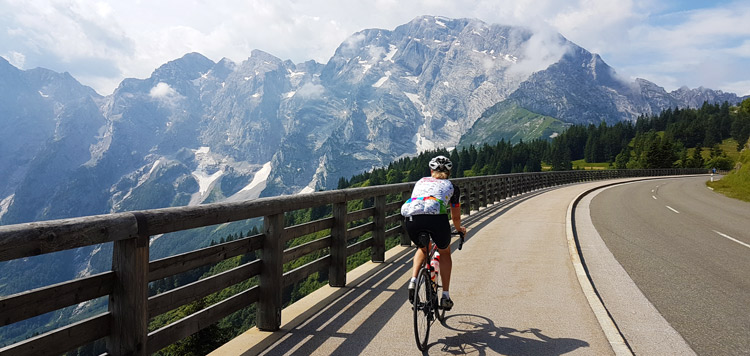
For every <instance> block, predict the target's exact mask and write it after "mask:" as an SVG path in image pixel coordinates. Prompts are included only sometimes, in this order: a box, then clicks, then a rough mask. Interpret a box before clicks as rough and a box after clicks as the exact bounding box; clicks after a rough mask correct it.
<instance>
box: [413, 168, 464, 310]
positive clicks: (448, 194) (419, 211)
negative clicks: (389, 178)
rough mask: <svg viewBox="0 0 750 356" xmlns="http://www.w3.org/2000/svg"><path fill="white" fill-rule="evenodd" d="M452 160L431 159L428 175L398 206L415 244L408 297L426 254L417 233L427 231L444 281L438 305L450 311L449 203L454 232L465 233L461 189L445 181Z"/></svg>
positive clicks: (424, 246)
mask: <svg viewBox="0 0 750 356" xmlns="http://www.w3.org/2000/svg"><path fill="white" fill-rule="evenodd" d="M452 167H453V163H451V161H450V159H448V157H445V156H437V157H435V158H433V159H432V160H430V177H424V178H422V179H420V180H419V181H417V183H416V185H415V186H414V190H413V191H412V193H411V198H410V199H409V200H407V201H406V202H405V203H404V205H402V206H401V215H403V216H405V217H406V230H407V232H408V233H409V238H410V239H411V241H412V242H414V244H416V245H417V247H418V248H417V252H416V253H415V255H414V268H413V270H412V276H411V279H410V280H409V300H413V298H414V288H415V283H416V281H417V274H418V273H419V268H420V267H421V266H422V263H423V262H424V259H425V256H427V255H428V253H429V251H427V246H426V245H425V242H424V241H419V233H420V232H422V231H429V232H430V233H431V234H432V240H433V241H434V242H435V245H437V248H438V252H440V279H441V281H442V283H443V296H442V298H441V300H440V305H441V306H442V307H443V308H444V309H445V310H451V308H452V307H453V301H452V300H451V298H450V293H449V292H448V289H449V287H450V280H451V265H452V261H451V250H450V239H451V228H450V224H449V223H448V214H447V213H448V209H447V207H448V205H450V215H451V219H452V220H453V226H454V227H455V228H456V231H460V232H462V233H466V228H464V227H462V226H461V205H460V202H459V197H460V196H461V192H460V190H459V189H458V187H457V186H455V185H453V183H451V181H449V180H448V177H449V176H450V171H451V168H452Z"/></svg>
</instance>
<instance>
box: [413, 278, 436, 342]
mask: <svg viewBox="0 0 750 356" xmlns="http://www.w3.org/2000/svg"><path fill="white" fill-rule="evenodd" d="M433 300H434V298H433V295H432V287H431V286H430V275H429V273H428V272H427V271H426V270H424V269H422V270H421V271H420V272H419V276H417V284H416V289H415V290H414V300H413V303H412V310H414V337H415V338H416V340H417V348H419V350H420V351H424V350H425V349H426V348H427V338H428V337H429V336H430V325H431V324H432V322H433V320H434V319H433V316H432V308H433V305H432V303H433Z"/></svg>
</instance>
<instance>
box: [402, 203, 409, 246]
mask: <svg viewBox="0 0 750 356" xmlns="http://www.w3.org/2000/svg"><path fill="white" fill-rule="evenodd" d="M410 197H411V192H408V191H407V192H403V193H401V202H405V201H406V200H407V199H409V198H410ZM401 246H411V239H410V238H409V234H408V233H407V232H406V220H405V219H401Z"/></svg>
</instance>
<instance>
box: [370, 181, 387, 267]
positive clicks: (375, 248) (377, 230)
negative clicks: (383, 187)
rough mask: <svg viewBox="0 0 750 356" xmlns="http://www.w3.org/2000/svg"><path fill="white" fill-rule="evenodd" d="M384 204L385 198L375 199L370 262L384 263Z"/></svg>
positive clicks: (378, 197)
mask: <svg viewBox="0 0 750 356" xmlns="http://www.w3.org/2000/svg"><path fill="white" fill-rule="evenodd" d="M385 203H386V196H385V195H379V196H377V197H375V216H374V217H373V223H374V225H375V227H374V231H373V232H372V262H384V261H385Z"/></svg>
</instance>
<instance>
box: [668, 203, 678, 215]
mask: <svg viewBox="0 0 750 356" xmlns="http://www.w3.org/2000/svg"><path fill="white" fill-rule="evenodd" d="M666 207H667V209H669V210H672V211H674V212H675V213H677V214H679V213H680V212H679V211H677V210H675V209H674V208H673V207H671V206H669V205H667V206H666Z"/></svg>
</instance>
